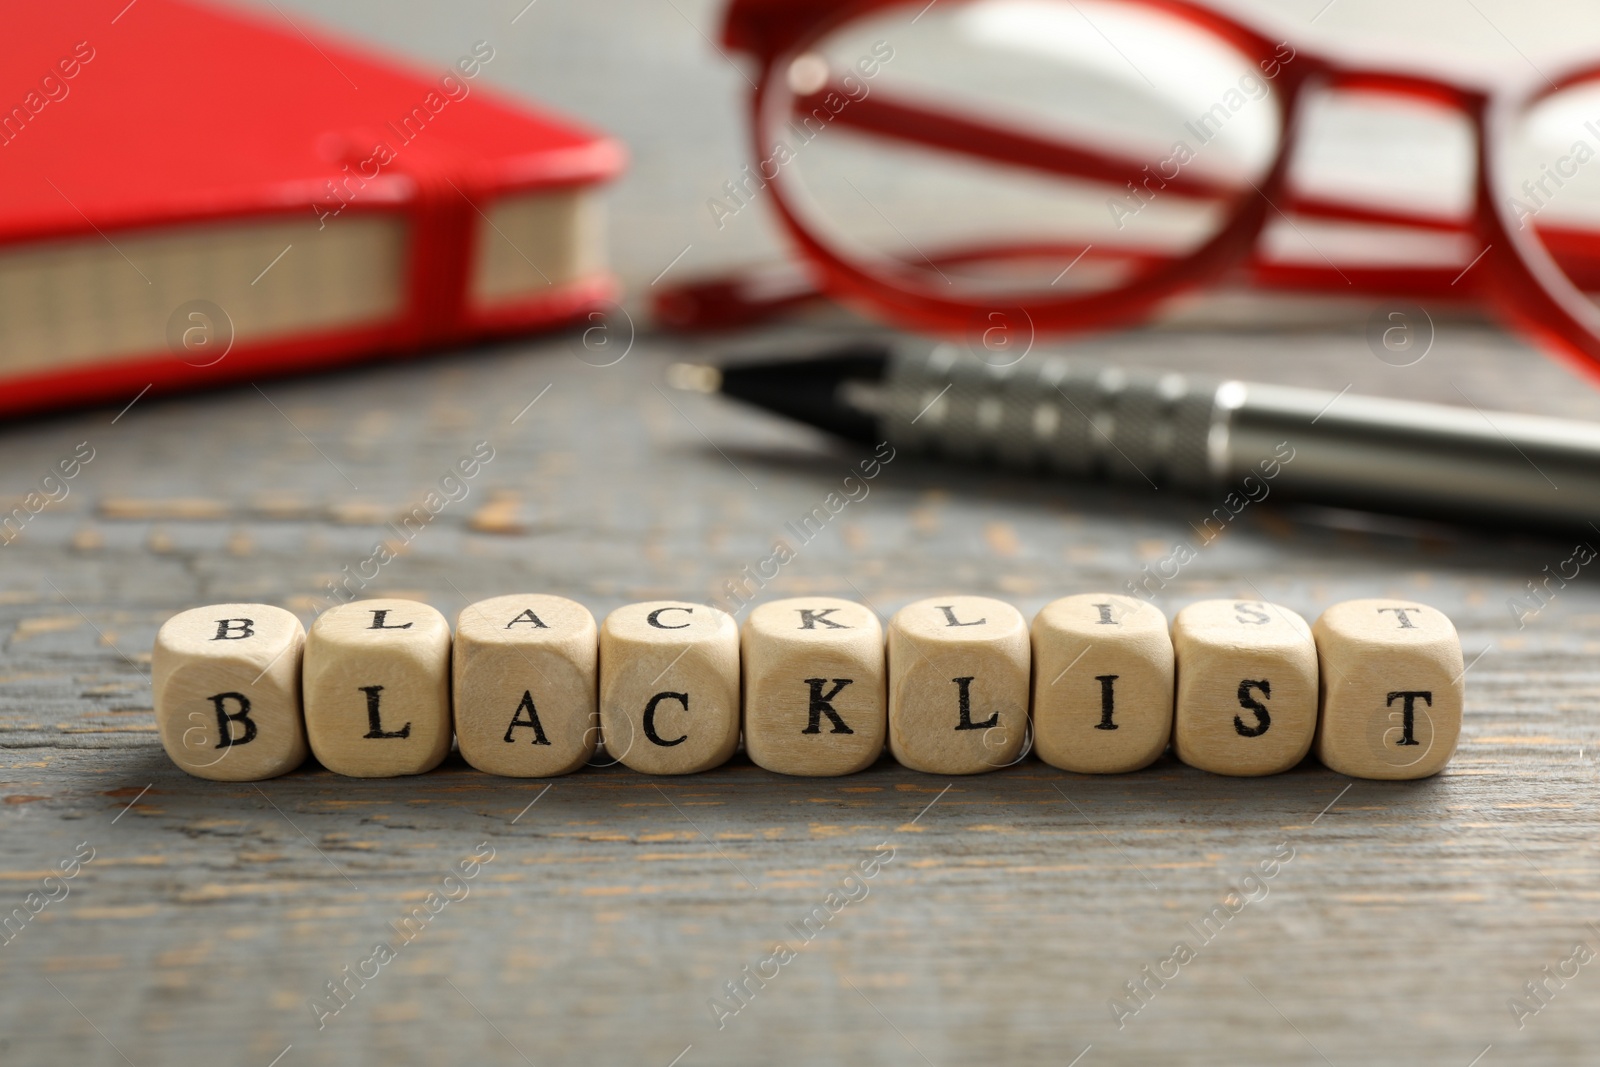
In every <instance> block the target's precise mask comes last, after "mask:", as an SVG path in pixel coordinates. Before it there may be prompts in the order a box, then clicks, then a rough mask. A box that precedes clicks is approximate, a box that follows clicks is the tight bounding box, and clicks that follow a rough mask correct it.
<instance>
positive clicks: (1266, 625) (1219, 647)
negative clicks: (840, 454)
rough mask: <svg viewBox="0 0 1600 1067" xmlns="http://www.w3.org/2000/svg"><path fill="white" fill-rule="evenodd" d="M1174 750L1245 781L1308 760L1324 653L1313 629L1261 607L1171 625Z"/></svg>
mask: <svg viewBox="0 0 1600 1067" xmlns="http://www.w3.org/2000/svg"><path fill="white" fill-rule="evenodd" d="M1172 651H1173V655H1174V658H1175V660H1176V663H1177V671H1178V684H1177V696H1176V700H1175V709H1174V715H1173V725H1172V748H1173V751H1174V752H1175V753H1176V754H1177V757H1178V758H1179V759H1181V760H1182V761H1183V762H1185V763H1187V764H1188V765H1189V766H1191V767H1198V768H1200V769H1201V770H1205V771H1211V772H1213V773H1215V774H1232V775H1239V776H1243V777H1249V776H1253V775H1263V774H1277V773H1279V772H1281V771H1286V770H1288V769H1289V768H1290V767H1293V766H1294V765H1295V764H1297V763H1299V762H1300V761H1301V760H1302V759H1304V758H1305V755H1306V753H1307V752H1309V751H1310V750H1311V740H1312V738H1313V737H1314V736H1315V735H1316V729H1317V648H1316V645H1315V644H1314V643H1313V642H1312V639H1311V627H1310V626H1309V625H1307V624H1306V621H1305V619H1303V618H1301V617H1300V616H1299V615H1297V614H1295V613H1294V612H1292V611H1290V610H1289V609H1288V608H1286V607H1283V606H1281V605H1278V604H1268V603H1265V602H1263V601H1260V600H1202V601H1200V602H1199V603H1198V604H1190V605H1189V606H1188V607H1186V608H1184V609H1183V610H1182V611H1180V612H1178V615H1177V618H1175V619H1173V620H1172Z"/></svg>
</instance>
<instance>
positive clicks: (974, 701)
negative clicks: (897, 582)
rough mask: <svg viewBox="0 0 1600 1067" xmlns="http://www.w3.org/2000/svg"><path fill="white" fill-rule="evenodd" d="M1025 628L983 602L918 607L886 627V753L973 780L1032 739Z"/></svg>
mask: <svg viewBox="0 0 1600 1067" xmlns="http://www.w3.org/2000/svg"><path fill="white" fill-rule="evenodd" d="M1028 659H1029V653H1028V624H1027V623H1026V622H1025V621H1024V620H1023V618H1022V615H1021V613H1020V612H1018V611H1017V609H1016V608H1014V607H1012V606H1011V605H1010V604H1007V603H1005V602H1004V601H1000V600H991V599H990V598H988V597H981V596H942V597H933V598H932V599H930V600H919V601H917V602H916V603H915V604H908V605H906V606H905V607H903V608H901V609H900V610H899V611H897V612H895V615H894V618H892V619H890V620H889V640H888V665H889V751H890V752H892V753H894V758H895V759H897V760H899V761H900V762H901V763H902V764H904V765H905V766H907V767H910V768H912V769H913V770H919V771H928V772H930V773H933V774H979V773H982V772H984V771H992V770H996V769H998V768H1000V767H1006V766H1009V765H1011V764H1012V763H1015V762H1016V761H1017V760H1018V759H1019V758H1021V757H1022V756H1023V755H1024V754H1025V753H1024V750H1023V745H1024V744H1025V743H1026V741H1027V737H1028Z"/></svg>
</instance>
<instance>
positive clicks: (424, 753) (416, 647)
mask: <svg viewBox="0 0 1600 1067" xmlns="http://www.w3.org/2000/svg"><path fill="white" fill-rule="evenodd" d="M303 675H304V684H303V692H304V697H305V710H306V735H307V737H308V738H309V739H310V741H311V751H312V752H313V753H314V754H315V755H316V757H317V759H318V760H319V761H320V762H321V763H322V765H323V766H324V767H326V768H328V769H329V770H330V771H334V772H336V773H338V774H347V775H350V776H351V777H353V778H392V777H398V776H400V775H405V774H421V773H423V772H424V771H431V770H433V768H435V767H437V766H438V765H439V764H440V763H441V762H442V761H443V760H444V758H445V756H446V755H448V754H449V752H450V738H451V718H450V623H449V622H447V621H446V620H445V617H444V616H443V615H441V614H439V613H438V612H437V611H435V610H434V609H433V608H431V607H429V606H428V605H426V604H422V603H419V602H417V601H415V600H356V601H352V602H351V603H348V604H340V605H339V606H338V607H334V608H329V609H328V610H327V611H324V612H323V613H322V614H321V615H319V616H318V617H317V621H316V622H314V623H312V624H311V630H310V632H309V633H307V634H306V652H305V668H304V672H303Z"/></svg>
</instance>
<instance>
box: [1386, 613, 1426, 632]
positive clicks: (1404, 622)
mask: <svg viewBox="0 0 1600 1067" xmlns="http://www.w3.org/2000/svg"><path fill="white" fill-rule="evenodd" d="M1421 610H1422V609H1421V608H1379V609H1378V614H1379V615H1382V614H1383V613H1384V612H1386V611H1392V612H1394V615H1395V618H1397V619H1399V620H1400V627H1399V628H1400V629H1402V630H1415V629H1416V628H1417V624H1416V623H1414V622H1412V621H1411V616H1409V615H1407V614H1406V612H1408V611H1421Z"/></svg>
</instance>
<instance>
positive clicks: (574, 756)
mask: <svg viewBox="0 0 1600 1067" xmlns="http://www.w3.org/2000/svg"><path fill="white" fill-rule="evenodd" d="M598 642H599V630H598V629H597V628H596V627H595V624H594V616H593V615H590V614H589V609H588V608H586V607H584V606H583V605H582V604H579V603H577V602H575V601H572V600H568V599H566V598H565V597H559V596H543V595H520V596H501V597H495V598H493V599H491V600H481V601H479V602H478V603H476V604H469V605H468V606H467V607H465V608H463V609H462V611H461V614H460V615H459V616H457V617H456V641H455V653H454V670H455V690H454V698H455V721H456V742H457V744H459V745H460V746H461V757H462V758H463V759H465V760H466V761H467V762H468V763H470V764H472V765H473V766H474V767H476V768H478V770H480V771H487V772H488V773H490V774H503V775H507V776H509V777H513V778H542V777H545V776H548V775H554V774H566V773H567V772H569V771H574V770H577V769H578V768H579V767H581V766H583V765H584V763H585V762H587V761H588V759H589V757H591V756H593V755H594V752H595V749H596V748H597V747H599V742H600V717H599V714H598V711H597V710H596V705H595V685H596V680H597V675H596V672H597V669H598V663H599V646H598Z"/></svg>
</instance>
